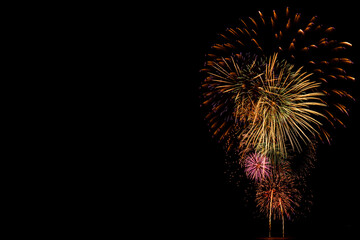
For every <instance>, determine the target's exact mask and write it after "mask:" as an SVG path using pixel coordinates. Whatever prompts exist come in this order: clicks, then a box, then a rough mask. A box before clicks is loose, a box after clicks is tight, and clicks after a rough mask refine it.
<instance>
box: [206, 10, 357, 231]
mask: <svg viewBox="0 0 360 240" xmlns="http://www.w3.org/2000/svg"><path fill="white" fill-rule="evenodd" d="M334 32H335V28H334V27H331V26H324V25H322V24H320V22H319V20H318V17H317V16H314V17H312V18H308V19H306V18H305V17H303V16H302V15H301V14H300V13H294V14H291V11H290V9H289V8H286V9H285V11H284V12H282V13H278V12H276V11H275V10H274V11H272V14H271V16H268V17H266V16H265V15H264V14H263V13H262V12H260V11H259V12H258V15H257V16H254V17H249V18H246V19H241V21H240V23H239V24H238V25H237V26H234V27H231V28H227V29H226V31H224V32H223V33H221V34H219V39H218V41H217V43H215V44H213V45H212V47H211V50H210V52H209V53H208V54H207V57H206V61H205V64H204V68H203V69H201V72H204V74H205V77H204V81H203V82H202V84H201V95H202V104H201V105H202V106H203V107H204V109H205V110H206V111H207V113H206V116H205V120H206V121H207V123H208V126H209V130H210V132H211V133H212V135H213V137H215V138H217V139H218V141H219V142H220V143H222V144H223V145H224V148H225V150H226V152H227V153H228V155H236V156H237V159H238V158H240V161H239V160H237V161H236V164H237V165H236V164H234V163H235V161H233V159H234V158H232V160H231V161H229V163H228V165H229V170H228V173H229V174H230V175H231V178H232V179H234V181H235V179H236V178H237V177H238V176H237V175H239V176H240V175H241V172H242V173H243V174H244V172H245V174H246V176H247V177H248V178H249V179H251V180H254V181H253V182H252V183H253V185H252V186H253V187H255V188H256V197H255V202H256V206H257V207H258V209H259V211H260V212H261V213H263V214H265V215H267V216H268V218H269V235H271V219H282V223H283V235H284V220H285V217H286V218H288V219H290V218H291V217H292V216H294V215H295V214H296V212H297V209H299V208H298V207H299V205H300V204H301V203H303V202H306V203H308V202H311V201H310V200H308V199H306V200H304V199H305V198H303V197H302V196H301V193H303V194H304V195H311V194H309V193H307V191H306V181H305V177H306V176H307V175H308V174H309V172H310V169H311V168H313V167H314V161H315V147H316V144H317V142H318V140H319V142H328V143H330V142H331V137H330V132H331V131H332V129H334V128H335V127H336V126H338V125H340V126H345V124H344V122H343V117H344V116H348V114H349V113H348V108H347V106H346V105H347V104H348V103H349V102H351V101H352V100H354V98H353V97H352V96H351V94H350V93H349V92H347V91H345V90H344V89H345V86H347V87H348V88H349V86H351V83H352V82H353V81H354V80H355V78H354V77H353V76H351V68H350V66H351V65H352V64H353V62H352V61H351V60H350V59H349V58H347V54H348V53H349V49H351V47H352V44H351V43H349V42H346V41H342V40H340V41H339V40H336V39H334ZM349 100H351V101H349ZM233 153H235V154H233ZM241 167H244V171H240V168H241ZM235 175H236V176H235ZM244 177H245V176H241V178H240V177H238V179H239V180H240V179H241V180H243V179H244ZM295 181H298V182H301V183H302V184H297V185H296V184H295ZM236 182H238V180H236Z"/></svg>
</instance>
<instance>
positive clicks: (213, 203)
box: [149, 1, 360, 239]
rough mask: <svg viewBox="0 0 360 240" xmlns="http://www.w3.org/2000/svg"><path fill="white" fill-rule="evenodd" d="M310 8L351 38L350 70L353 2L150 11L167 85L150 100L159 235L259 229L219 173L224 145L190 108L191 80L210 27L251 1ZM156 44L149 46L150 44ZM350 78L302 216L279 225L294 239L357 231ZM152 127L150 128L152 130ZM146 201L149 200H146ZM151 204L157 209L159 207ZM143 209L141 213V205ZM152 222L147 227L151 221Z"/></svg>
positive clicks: (240, 233)
mask: <svg viewBox="0 0 360 240" xmlns="http://www.w3.org/2000/svg"><path fill="white" fill-rule="evenodd" d="M286 6H289V7H290V12H291V13H292V14H294V13H296V12H301V13H302V15H303V16H307V17H310V18H311V17H312V16H314V15H317V16H318V17H319V20H320V22H321V23H323V24H324V25H328V26H334V27H335V28H336V31H337V36H338V39H339V38H340V39H339V40H341V41H348V42H351V43H352V44H353V47H352V53H351V54H352V56H351V59H352V60H353V61H354V62H355V64H354V65H353V69H354V76H355V77H357V78H359V72H358V70H356V69H357V67H358V66H359V57H358V56H359V47H360V45H359V44H360V42H359V35H358V33H357V29H358V27H357V25H358V24H359V20H358V16H357V14H358V13H357V12H356V6H355V5H354V4H351V3H350V1H341V2H334V1H332V2H329V1H277V2H276V3H274V2H273V1H268V2H265V3H263V2H260V1H252V2H251V1H247V2H245V1H211V2H209V1H208V2H197V3H196V4H195V2H194V3H193V4H185V3H178V4H177V3H175V4H174V5H173V6H172V7H168V8H166V10H164V14H163V15H160V17H159V18H158V19H156V21H155V25H156V26H157V27H158V29H159V31H158V33H161V34H160V37H159V38H157V39H158V40H157V41H159V42H158V43H159V45H158V46H160V47H161V48H162V50H163V51H164V52H165V55H164V57H161V60H159V62H158V63H157V64H155V65H156V66H161V65H162V64H165V66H166V70H164V72H162V71H160V70H159V71H158V74H161V75H163V77H162V78H163V80H162V82H161V84H160V85H161V86H160V87H164V88H165V89H169V88H170V90H168V91H166V92H165V93H163V94H160V96H161V97H159V99H158V100H157V101H158V102H157V103H159V104H160V105H161V106H163V107H162V108H161V110H160V115H159V116H160V117H159V119H161V120H160V123H159V122H158V123H157V124H159V125H160V126H159V127H161V128H162V129H164V133H163V135H161V136H160V137H161V138H162V141H161V143H160V144H161V146H158V148H159V149H167V150H168V151H166V152H164V151H162V150H160V151H159V152H158V154H161V155H162V157H163V158H164V159H165V160H164V161H163V162H162V165H163V167H162V168H161V169H162V170H160V172H161V174H160V175H159V176H158V178H159V179H158V183H159V185H158V187H159V188H158V189H159V191H160V193H161V197H160V198H161V200H159V202H158V204H159V205H157V206H159V209H161V211H160V210H159V209H157V208H155V209H152V210H151V211H150V212H151V213H153V214H154V215H157V214H158V215H159V216H161V217H160V218H161V219H162V220H161V221H160V222H159V224H158V225H157V228H155V229H158V230H160V231H163V230H168V232H171V235H169V236H174V235H176V236H184V237H190V236H192V237H199V238H202V239H203V238H206V237H214V236H216V238H218V239H235V238H236V239H251V238H254V237H265V236H267V227H268V225H267V219H266V218H254V217H253V215H254V213H253V212H254V209H253V208H251V207H250V206H247V205H245V204H244V201H243V196H242V194H243V193H242V192H241V191H239V190H237V189H236V188H234V186H232V185H231V184H228V183H227V181H226V178H225V176H224V173H223V172H224V160H225V153H224V151H223V150H222V149H221V147H220V146H219V145H218V144H217V142H216V141H215V140H214V139H212V138H211V134H210V133H209V132H208V130H207V126H206V123H205V121H203V117H204V116H203V113H202V112H201V109H200V107H199V106H200V100H199V94H200V92H199V89H198V88H199V86H200V82H201V81H202V74H201V73H199V69H200V68H202V66H203V62H204V60H205V57H204V56H205V54H206V53H207V51H208V50H209V47H210V46H211V45H212V44H213V43H214V42H215V41H216V38H217V33H219V32H222V31H224V30H225V29H226V27H228V26H229V25H233V24H234V23H237V22H238V19H239V18H240V17H248V16H254V15H256V14H257V11H258V10H260V11H261V12H262V13H263V14H266V15H270V14H271V12H272V10H273V9H275V10H276V11H279V12H281V11H285V8H286ZM155 52H156V51H155ZM359 92H360V88H359V81H357V82H355V83H354V87H353V91H352V94H353V96H354V97H355V98H356V99H357V102H355V103H354V104H353V105H351V106H350V117H349V119H348V120H347V121H346V125H347V127H346V128H337V130H336V134H335V135H333V136H332V137H333V142H332V144H331V145H324V144H322V145H320V146H319V148H318V152H317V159H318V161H317V165H316V168H315V169H314V171H313V172H312V174H311V178H310V183H309V186H310V188H311V189H312V191H313V195H314V199H313V207H312V210H311V213H309V214H307V216H306V217H305V218H301V219H299V220H296V221H294V222H286V223H285V230H286V235H287V236H291V237H296V238H297V239H311V238H317V239H331V238H338V239H350V238H351V237H354V236H356V235H357V229H358V226H359V224H360V221H359V214H360V210H359V205H358V202H359V201H358V184H359V177H358V176H359V166H360V165H359V160H360V158H359V155H358V146H359V143H360V141H359V134H360V130H359V124H358V123H359V115H360V109H359V101H360V100H359ZM155 132H156V131H155V130H154V133H155ZM163 195H164V197H162V196H163ZM149 208H152V207H151V205H150V206H149ZM160 212H161V214H160ZM150 215H151V214H150ZM273 225H274V226H273V235H275V236H280V235H281V223H280V222H279V221H278V222H276V221H275V222H274V223H273ZM153 230H154V229H153Z"/></svg>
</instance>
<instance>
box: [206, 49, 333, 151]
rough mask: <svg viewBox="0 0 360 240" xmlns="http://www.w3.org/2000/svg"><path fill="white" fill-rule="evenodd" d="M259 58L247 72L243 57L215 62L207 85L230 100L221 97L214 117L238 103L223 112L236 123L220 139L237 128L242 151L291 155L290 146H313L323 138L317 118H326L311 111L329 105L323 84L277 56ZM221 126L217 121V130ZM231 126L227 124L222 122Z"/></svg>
mask: <svg viewBox="0 0 360 240" xmlns="http://www.w3.org/2000/svg"><path fill="white" fill-rule="evenodd" d="M253 58H254V60H253V62H252V63H251V64H248V65H244V66H242V67H241V68H240V65H239V64H238V63H239V59H236V58H233V57H232V58H230V59H228V60H226V59H223V62H221V63H222V64H221V63H216V62H214V65H213V70H214V71H213V72H209V75H210V77H208V78H207V80H206V84H209V86H210V85H211V88H213V92H217V93H219V94H221V95H222V96H223V97H225V96H226V99H223V98H221V97H219V100H218V101H216V102H215V103H214V107H213V110H214V111H213V112H212V115H213V114H214V113H217V112H216V110H217V109H220V108H221V106H223V105H225V103H227V102H232V106H233V109H231V108H230V109H229V106H227V108H225V110H224V111H223V112H221V113H220V115H222V116H223V118H225V119H227V120H228V121H231V122H232V124H231V125H230V127H229V129H228V130H227V131H225V133H224V134H223V135H222V136H221V137H220V138H224V137H225V136H227V134H228V133H229V130H230V128H234V129H236V127H237V131H235V132H234V131H230V132H231V133H232V134H233V136H234V135H235V136H236V139H237V140H239V139H240V142H239V144H238V149H245V150H246V149H249V148H253V147H255V148H256V150H257V151H258V152H261V153H262V154H263V155H268V154H269V152H270V151H273V149H275V148H277V147H278V148H279V151H280V154H281V155H283V156H285V157H286V155H287V151H286V146H285V145H286V142H289V143H290V145H291V146H292V148H293V149H297V150H299V151H300V150H301V147H300V142H299V140H302V141H308V142H309V141H310V138H309V137H310V136H313V135H315V134H319V131H318V129H319V128H320V126H321V123H320V122H319V120H317V119H316V117H317V116H321V117H324V115H323V114H321V113H319V112H318V111H316V110H315V109H311V107H314V106H316V107H325V106H326V105H325V104H324V103H323V101H322V99H321V97H323V96H324V94H323V93H321V92H317V91H316V88H318V87H319V86H320V83H319V82H315V81H311V80H309V77H310V75H311V74H307V73H306V72H303V71H302V69H301V68H300V69H295V68H294V66H293V65H291V64H288V63H287V61H278V60H277V54H274V55H273V56H272V57H270V58H268V59H265V60H264V59H257V57H256V56H255V57H253ZM222 65H225V66H224V67H223V66H222ZM222 100H224V101H225V102H222ZM214 119H215V120H216V115H215V116H214V117H213V118H212V121H214ZM217 124H219V123H218V121H214V124H212V127H215V126H217ZM225 125H226V122H224V123H223V124H222V126H225ZM234 125H235V126H234ZM220 129H221V127H220ZM220 129H217V130H216V131H215V134H217V132H219V131H220ZM230 137H232V136H231V135H230Z"/></svg>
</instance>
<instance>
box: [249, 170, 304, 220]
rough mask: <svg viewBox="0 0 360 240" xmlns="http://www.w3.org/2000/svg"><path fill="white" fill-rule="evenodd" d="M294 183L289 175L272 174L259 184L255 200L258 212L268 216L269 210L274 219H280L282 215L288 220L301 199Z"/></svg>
mask: <svg viewBox="0 0 360 240" xmlns="http://www.w3.org/2000/svg"><path fill="white" fill-rule="evenodd" d="M294 181H295V179H294V178H293V177H292V176H290V175H283V174H274V175H272V176H271V177H270V178H267V179H264V181H262V182H261V183H259V185H258V186H257V192H256V198H255V201H256V204H257V207H258V208H259V210H260V211H261V212H263V213H264V214H266V215H267V216H269V214H270V208H271V213H272V217H273V218H274V219H281V218H282V216H283V215H284V216H286V217H287V218H288V219H290V217H291V215H292V214H295V213H296V211H295V210H296V207H298V206H299V201H300V199H301V196H300V192H299V191H298V190H297V189H296V187H295V182H294Z"/></svg>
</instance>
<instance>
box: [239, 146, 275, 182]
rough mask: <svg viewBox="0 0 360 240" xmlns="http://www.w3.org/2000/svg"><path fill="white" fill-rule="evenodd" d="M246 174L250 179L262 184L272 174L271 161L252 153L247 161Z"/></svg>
mask: <svg viewBox="0 0 360 240" xmlns="http://www.w3.org/2000/svg"><path fill="white" fill-rule="evenodd" d="M245 173H246V176H247V177H248V178H250V179H252V180H255V181H256V182H260V181H261V180H262V179H264V178H265V177H268V176H269V174H270V162H269V159H268V158H267V157H266V156H263V155H261V154H259V153H251V154H250V155H249V156H248V157H247V158H246V159H245Z"/></svg>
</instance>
